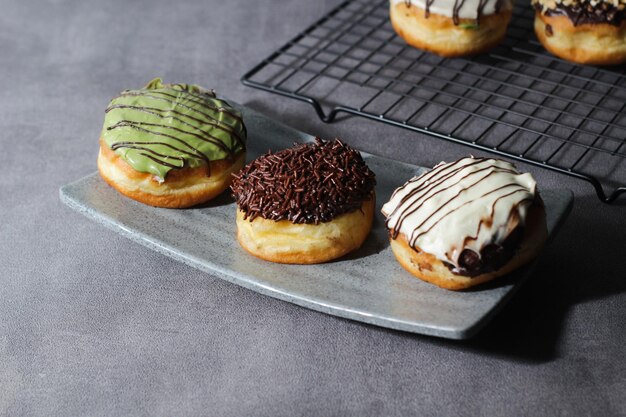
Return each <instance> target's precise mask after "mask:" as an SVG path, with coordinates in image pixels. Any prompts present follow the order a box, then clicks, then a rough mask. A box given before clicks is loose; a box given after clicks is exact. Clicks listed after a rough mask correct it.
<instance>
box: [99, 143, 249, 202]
mask: <svg viewBox="0 0 626 417" xmlns="http://www.w3.org/2000/svg"><path fill="white" fill-rule="evenodd" d="M245 158H246V157H245V152H240V153H239V154H237V155H235V158H234V159H233V160H232V161H229V160H219V161H211V166H210V174H211V175H208V173H209V171H208V167H206V166H202V167H199V168H183V169H173V170H171V171H170V172H169V173H168V174H167V177H166V178H165V181H163V182H161V183H160V182H159V181H158V180H157V179H156V178H155V177H154V175H152V174H149V173H145V172H139V171H136V170H135V169H133V167H131V166H130V165H128V163H126V161H124V160H123V159H122V158H121V157H120V156H119V155H118V154H117V153H115V152H114V151H112V150H111V149H109V147H108V146H106V145H105V144H104V143H103V142H102V140H100V152H99V153H98V171H99V172H100V176H101V177H102V178H103V179H104V180H105V181H106V182H107V183H108V184H109V185H110V186H112V187H113V188H115V189H116V190H117V191H119V192H120V193H122V194H124V195H125V196H127V197H130V198H132V199H134V200H137V201H139V202H142V203H144V204H148V205H151V206H155V207H166V208H184V207H191V206H195V205H197V204H201V203H204V202H206V201H209V200H210V199H212V198H214V197H216V196H218V195H219V194H221V193H222V192H223V191H224V190H226V189H227V188H228V187H229V186H230V183H231V181H232V176H231V174H232V173H235V172H237V171H239V170H240V169H241V168H242V167H243V165H244V163H245Z"/></svg>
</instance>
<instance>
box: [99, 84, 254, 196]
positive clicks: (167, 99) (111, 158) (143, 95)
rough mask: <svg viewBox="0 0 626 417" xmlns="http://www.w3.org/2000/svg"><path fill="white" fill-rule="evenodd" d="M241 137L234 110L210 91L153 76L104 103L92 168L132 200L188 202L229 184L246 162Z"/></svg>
mask: <svg viewBox="0 0 626 417" xmlns="http://www.w3.org/2000/svg"><path fill="white" fill-rule="evenodd" d="M245 141H246V128H245V126H244V124H243V119H242V117H241V114H240V112H239V111H237V110H235V109H234V108H232V107H231V106H230V105H229V104H228V103H226V102H225V101H224V100H220V99H218V98H216V96H215V93H214V92H213V91H209V90H205V89H203V88H200V87H198V86H195V85H187V84H163V83H162V82H161V79H159V78H156V79H154V80H152V81H150V83H148V85H146V86H145V87H144V88H142V89H138V90H126V91H124V92H122V93H121V94H120V96H119V97H117V98H114V99H113V100H112V101H111V103H110V104H109V106H108V107H107V109H106V116H105V119H104V127H103V129H102V134H101V136H100V153H99V155H98V170H99V172H100V175H101V176H102V178H103V179H104V180H105V181H106V182H107V183H109V184H110V185H111V186H112V187H114V188H115V189H117V190H118V191H119V192H121V193H122V194H124V195H126V196H128V197H130V198H133V199H135V200H137V201H140V202H142V203H145V204H149V205H152V206H157V207H169V208H181V207H189V206H193V205H196V204H200V203H203V202H206V201H207V200H210V199H211V198H213V197H215V196H217V195H218V194H220V193H222V192H223V191H224V190H226V189H227V188H228V186H229V185H230V183H231V180H232V178H231V174H232V173H233V172H237V171H238V170H239V169H241V167H242V166H243V164H244V162H245Z"/></svg>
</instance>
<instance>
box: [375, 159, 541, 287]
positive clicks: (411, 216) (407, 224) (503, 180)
mask: <svg viewBox="0 0 626 417" xmlns="http://www.w3.org/2000/svg"><path fill="white" fill-rule="evenodd" d="M382 212H383V214H384V215H385V216H386V218H387V220H386V226H387V228H388V230H389V236H390V241H391V248H392V250H393V253H394V255H395V257H396V259H397V260H398V261H399V262H400V264H401V265H402V266H403V267H404V268H405V269H406V270H407V271H409V272H410V273H411V274H413V275H415V276H416V277H418V278H420V279H422V280H424V281H427V282H430V283H433V284H435V285H438V286H439V287H442V288H446V289H450V290H461V289H465V288H469V287H472V286H475V285H478V284H481V283H483V282H486V281H489V280H492V279H494V278H496V277H499V276H502V275H505V274H507V273H509V272H511V271H513V270H514V269H516V268H518V267H520V266H522V265H523V264H525V263H527V262H528V261H530V260H531V259H532V258H533V257H535V256H536V255H537V254H538V253H539V251H540V250H541V249H542V247H543V246H544V244H545V241H546V239H547V229H546V220H545V211H544V205H543V202H542V200H541V198H540V196H539V194H538V193H537V187H536V183H535V180H534V179H533V178H532V176H531V175H530V174H520V173H519V172H518V171H517V170H516V169H515V167H514V166H513V165H512V164H510V163H508V162H504V161H500V160H495V159H483V158H473V157H469V158H463V159H460V160H458V161H456V162H452V163H441V164H439V165H437V166H436V167H435V168H433V170H432V171H430V172H427V173H425V174H423V175H421V176H418V177H414V178H412V179H410V180H409V181H407V182H406V183H405V184H404V185H402V186H401V187H400V188H398V189H397V190H396V191H395V192H394V193H393V195H392V196H391V199H390V201H389V202H387V203H386V204H385V205H384V206H383V208H382Z"/></svg>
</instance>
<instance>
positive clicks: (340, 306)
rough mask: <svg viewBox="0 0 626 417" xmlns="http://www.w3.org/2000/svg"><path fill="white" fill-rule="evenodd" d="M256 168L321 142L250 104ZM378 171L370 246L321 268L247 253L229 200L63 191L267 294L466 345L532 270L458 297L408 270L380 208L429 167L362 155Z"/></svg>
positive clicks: (552, 209) (153, 243) (102, 188)
mask: <svg viewBox="0 0 626 417" xmlns="http://www.w3.org/2000/svg"><path fill="white" fill-rule="evenodd" d="M237 107H239V108H240V110H241V111H242V112H243V114H244V118H245V121H246V125H247V127H248V132H249V137H248V160H249V161H250V160H252V159H254V158H256V157H257V156H259V155H261V154H263V153H265V152H267V151H268V150H269V149H271V150H273V151H276V150H280V149H284V148H286V147H289V146H291V145H292V144H293V143H294V142H306V141H311V140H313V137H312V136H310V135H307V134H305V133H302V132H299V131H297V130H294V129H292V128H289V127H287V126H285V125H283V124H281V123H278V122H276V121H274V120H272V119H269V118H267V117H265V116H263V115H262V114H260V113H258V112H256V111H254V110H251V109H249V108H246V107H243V106H237ZM363 157H364V158H365V160H366V161H367V164H368V165H369V167H370V168H371V169H372V170H373V171H374V172H375V173H376V179H377V186H376V195H377V208H378V210H377V212H376V218H375V220H374V226H373V229H372V232H371V234H370V236H369V237H368V239H367V240H366V242H365V243H364V245H363V247H361V248H360V249H359V250H358V251H356V252H354V253H353V254H350V255H349V256H347V257H344V258H342V259H339V260H336V261H333V262H329V263H326V264H320V265H282V264H275V263H271V262H266V261H263V260H260V259H257V258H255V257H253V256H251V255H249V254H248V253H246V252H245V251H244V250H243V249H242V248H241V247H240V246H239V244H238V243H237V240H236V238H235V233H236V226H235V210H236V207H235V204H234V203H233V201H232V199H231V198H230V196H229V195H228V193H227V192H226V193H224V194H223V195H222V196H220V197H218V198H217V199H216V200H213V201H212V202H209V203H208V204H206V205H204V206H201V207H196V208H191V209H181V210H172V209H161V208H155V207H150V206H146V205H143V204H141V203H138V202H136V201H134V200H131V199H129V198H127V197H124V196H122V195H121V194H119V193H118V192H117V191H115V190H114V189H113V188H111V187H109V186H108V185H107V184H106V183H105V182H104V181H103V180H102V179H101V178H100V176H99V175H98V173H93V174H91V175H89V176H87V177H85V178H82V179H80V180H78V181H76V182H74V183H71V184H68V185H65V186H63V187H62V188H61V189H60V197H61V200H62V201H63V202H64V203H65V204H67V205H68V206H70V207H71V208H73V209H75V210H77V211H79V212H80V213H82V214H84V215H86V216H87V217H89V218H91V219H93V220H95V221H97V222H98V223H100V224H102V225H104V226H106V227H108V228H110V229H112V230H114V231H116V232H118V233H121V234H122V235H124V236H126V237H128V238H130V239H132V240H134V241H136V242H138V243H140V244H142V245H144V246H147V247H148V248H151V249H154V250H156V251H158V252H160V253H163V254H165V255H168V256H170V257H172V258H174V259H177V260H179V261H181V262H184V263H186V264H188V265H190V266H192V267H195V268H198V269H200V270H202V271H205V272H207V273H210V274H212V275H215V276H218V277H220V278H222V279H225V280H227V281H229V282H232V283H234V284H237V285H241V286H243V287H245V288H248V289H251V290H253V291H256V292H258V293H261V294H264V295H268V296H271V297H274V298H278V299H280V300H284V301H288V302H291V303H294V304H297V305H300V306H302V307H307V308H310V309H313V310H317V311H321V312H323V313H327V314H332V315H335V316H339V317H344V318H348V319H352V320H357V321H361V322H365V323H369V324H373V325H377V326H382V327H387V328H391V329H396V330H401V331H406V332H412V333H420V334H426V335H431V336H438V337H444V338H450V339H466V338H469V337H471V336H472V335H474V334H476V332H477V331H478V330H480V328H482V327H483V326H484V325H485V324H486V323H487V322H488V321H489V319H490V318H491V317H493V316H494V314H495V313H496V312H497V311H498V310H499V309H500V308H501V307H502V306H503V305H504V304H505V302H506V301H507V300H508V299H509V298H510V297H511V295H512V294H513V293H514V292H515V290H516V289H517V288H519V286H520V285H522V283H523V282H524V281H525V280H526V279H527V278H528V277H529V275H530V274H531V271H532V269H533V265H529V266H527V267H525V268H522V269H521V270H518V271H517V272H515V273H513V274H511V275H510V276H507V277H502V278H499V279H498V280H495V281H493V283H492V284H487V285H484V286H479V287H478V288H477V289H473V290H470V291H463V292H452V291H448V290H444V289H441V288H438V287H436V286H434V285H431V284H427V283H425V282H422V281H420V280H418V279H416V278H414V277H413V276H411V275H410V274H409V273H408V272H406V271H405V270H404V269H402V267H401V266H400V264H398V262H396V260H395V258H394V256H393V253H392V252H391V249H390V247H389V242H388V237H387V232H386V229H385V227H384V218H383V216H382V214H381V213H380V207H381V206H382V204H383V203H384V202H386V201H387V200H388V199H389V196H390V195H391V192H392V191H393V190H394V189H395V188H396V187H398V186H400V185H401V184H402V183H404V182H405V181H406V180H407V179H409V178H410V177H412V176H414V175H416V174H419V173H422V172H424V170H425V168H422V167H419V166H415V165H409V164H404V163H401V162H397V161H393V160H389V159H385V158H380V157H377V156H373V155H369V154H363ZM542 197H543V199H544V201H545V205H546V213H547V223H548V230H549V234H550V237H551V238H552V237H554V235H555V234H556V233H557V231H558V229H559V227H560V226H561V224H562V223H563V221H564V220H565V218H566V217H567V215H568V214H569V211H570V209H571V206H572V202H573V197H572V193H571V192H570V191H564V190H543V191H542Z"/></svg>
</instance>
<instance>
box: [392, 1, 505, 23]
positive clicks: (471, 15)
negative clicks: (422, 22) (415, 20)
mask: <svg viewBox="0 0 626 417" xmlns="http://www.w3.org/2000/svg"><path fill="white" fill-rule="evenodd" d="M390 2H391V5H393V6H395V5H396V4H398V3H405V4H412V5H414V6H416V7H419V8H420V9H423V10H424V11H426V10H428V11H429V12H430V13H435V14H439V15H442V16H448V17H453V16H454V15H455V13H454V10H455V8H458V10H457V16H458V17H459V18H461V19H478V17H479V15H489V14H494V13H496V12H497V11H498V8H499V10H511V9H512V8H513V2H512V0H390ZM427 3H428V4H427ZM481 8H482V11H481Z"/></svg>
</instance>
